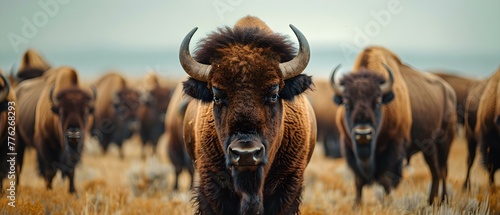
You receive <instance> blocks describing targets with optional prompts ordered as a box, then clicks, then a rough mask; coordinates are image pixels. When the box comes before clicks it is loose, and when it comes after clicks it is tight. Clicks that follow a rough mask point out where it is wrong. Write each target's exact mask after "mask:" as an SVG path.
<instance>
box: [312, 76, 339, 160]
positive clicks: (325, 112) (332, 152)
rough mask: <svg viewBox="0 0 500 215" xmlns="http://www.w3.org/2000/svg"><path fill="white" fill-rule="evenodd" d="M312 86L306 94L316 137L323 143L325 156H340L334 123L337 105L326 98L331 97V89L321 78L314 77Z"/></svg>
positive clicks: (337, 133)
mask: <svg viewBox="0 0 500 215" xmlns="http://www.w3.org/2000/svg"><path fill="white" fill-rule="evenodd" d="M314 86H315V87H316V88H315V89H314V91H313V92H312V93H310V94H309V95H308V96H309V98H310V100H311V104H312V107H313V109H314V114H315V115H316V122H317V124H318V135H317V139H318V141H320V142H322V143H323V147H324V152H325V156H326V157H330V158H340V157H341V156H342V155H341V151H342V150H341V144H340V133H339V129H338V128H337V124H336V123H335V113H336V112H337V105H336V104H334V103H333V102H332V100H331V99H328V98H333V94H334V92H333V89H332V87H331V86H330V82H329V81H328V80H322V79H315V80H314Z"/></svg>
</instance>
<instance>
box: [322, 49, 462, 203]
mask: <svg viewBox="0 0 500 215" xmlns="http://www.w3.org/2000/svg"><path fill="white" fill-rule="evenodd" d="M353 70H354V71H353V73H351V74H349V75H346V76H345V77H344V78H343V79H342V80H341V81H340V83H337V82H335V79H334V76H335V71H337V70H335V71H334V72H333V74H332V79H331V83H332V87H333V89H334V91H335V98H334V101H335V102H336V103H337V104H339V105H343V108H339V110H338V112H337V125H338V126H339V129H340V130H341V134H342V141H343V142H344V143H345V156H346V158H347V163H348V164H349V166H350V167H351V169H352V170H353V171H354V173H355V176H356V181H355V183H356V190H357V194H356V202H358V203H360V202H361V196H362V195H361V194H362V188H363V186H365V185H367V184H371V183H373V182H378V183H380V184H381V185H382V186H383V187H384V189H385V191H386V193H387V194H388V193H389V192H390V190H391V189H392V188H393V187H396V186H397V185H398V184H399V182H400V181H401V177H402V163H403V158H404V157H405V155H406V156H408V157H410V156H411V155H412V154H414V153H416V152H418V151H422V152H423V155H424V158H425V160H426V162H427V164H428V165H429V169H430V171H431V173H432V187H431V192H430V195H429V200H428V201H429V203H433V201H434V198H435V197H436V196H437V194H438V188H439V182H440V181H442V182H443V186H442V190H443V191H442V197H441V199H444V197H445V196H446V176H447V172H448V168H447V159H448V154H449V149H450V146H451V143H452V141H453V139H454V135H455V126H456V125H455V123H456V115H455V102H456V98H455V93H454V92H453V89H452V88H451V87H450V86H449V85H448V84H447V83H446V82H444V81H443V80H442V79H440V78H439V77H437V76H434V75H432V74H429V73H421V72H418V71H416V70H414V69H413V68H411V67H408V66H407V65H405V64H403V63H402V62H401V60H400V59H399V57H397V56H396V55H395V54H393V53H392V52H391V51H389V50H387V49H385V48H382V47H369V48H367V49H365V50H363V51H362V52H361V53H360V54H359V55H358V58H357V60H356V62H355V65H354V68H353Z"/></svg>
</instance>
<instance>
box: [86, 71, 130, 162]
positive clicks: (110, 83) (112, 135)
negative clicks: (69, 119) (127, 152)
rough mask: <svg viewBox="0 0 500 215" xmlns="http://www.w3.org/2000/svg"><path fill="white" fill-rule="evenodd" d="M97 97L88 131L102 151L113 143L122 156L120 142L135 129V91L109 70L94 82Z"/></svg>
mask: <svg viewBox="0 0 500 215" xmlns="http://www.w3.org/2000/svg"><path fill="white" fill-rule="evenodd" d="M95 86H96V88H97V92H100V93H99V97H97V101H96V107H95V113H94V122H93V124H92V128H91V133H92V135H93V136H96V137H97V139H98V141H99V143H100V145H101V146H102V147H103V150H104V153H106V152H107V150H108V147H109V145H110V144H111V143H112V142H114V143H116V145H117V146H118V147H119V154H120V158H122V159H123V157H124V156H123V149H122V145H123V141H124V140H126V139H128V138H130V137H131V136H132V134H133V133H134V132H135V131H136V130H137V125H138V121H137V108H139V92H138V91H136V90H134V89H132V88H130V87H129V86H128V85H127V81H126V80H125V78H123V76H122V75H120V74H118V73H116V72H110V73H107V74H105V75H103V76H102V77H101V78H100V79H99V80H97V82H95Z"/></svg>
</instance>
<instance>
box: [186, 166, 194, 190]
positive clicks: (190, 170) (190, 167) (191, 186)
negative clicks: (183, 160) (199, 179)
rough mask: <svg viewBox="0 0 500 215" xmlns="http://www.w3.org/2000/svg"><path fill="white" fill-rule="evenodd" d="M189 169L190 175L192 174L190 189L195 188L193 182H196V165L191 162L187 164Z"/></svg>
mask: <svg viewBox="0 0 500 215" xmlns="http://www.w3.org/2000/svg"><path fill="white" fill-rule="evenodd" d="M187 169H188V171H189V175H190V176H191V183H190V185H189V189H190V190H191V189H193V183H194V166H193V165H192V164H191V163H190V164H188V165H187Z"/></svg>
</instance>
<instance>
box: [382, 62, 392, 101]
mask: <svg viewBox="0 0 500 215" xmlns="http://www.w3.org/2000/svg"><path fill="white" fill-rule="evenodd" d="M384 67H385V69H386V70H387V73H389V81H386V82H385V83H383V84H381V85H380V91H381V92H382V95H385V94H387V93H389V92H391V90H392V85H393V84H394V77H393V75H392V71H391V68H389V66H387V65H386V64H384Z"/></svg>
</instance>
